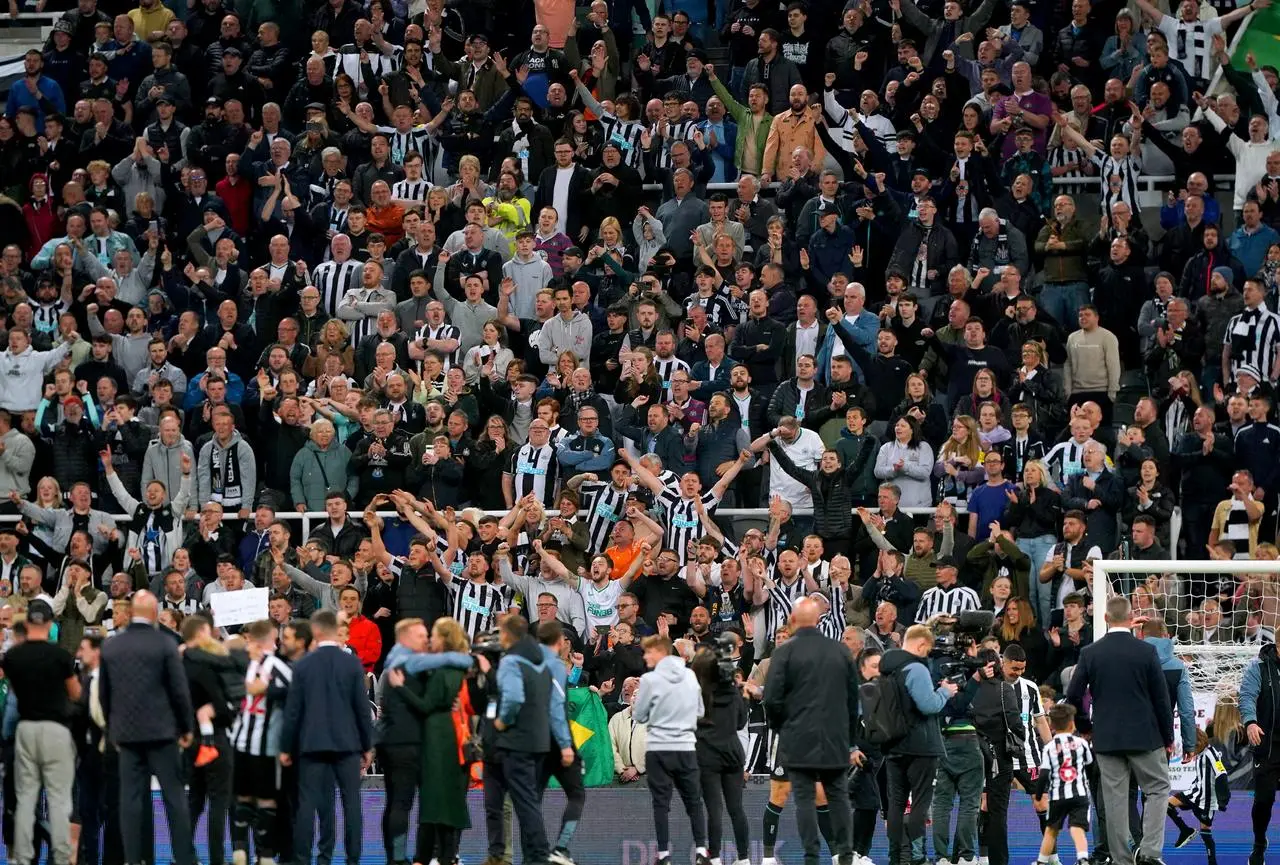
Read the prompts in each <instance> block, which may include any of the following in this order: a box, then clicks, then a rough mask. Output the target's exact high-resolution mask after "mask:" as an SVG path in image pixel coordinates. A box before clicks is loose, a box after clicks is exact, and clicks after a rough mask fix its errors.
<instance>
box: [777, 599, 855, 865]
mask: <svg viewBox="0 0 1280 865" xmlns="http://www.w3.org/2000/svg"><path fill="white" fill-rule="evenodd" d="M823 612H824V611H823V608H822V605H821V604H819V603H818V601H816V600H814V599H813V598H803V599H802V600H800V601H799V602H797V603H796V605H795V607H794V608H793V609H792V611H791V629H792V636H791V639H789V640H787V641H786V642H785V643H783V644H782V645H781V646H779V647H778V648H777V650H776V651H775V652H774V653H773V659H772V661H770V664H769V675H768V677H767V678H766V679H765V685H764V706H765V717H766V718H768V719H769V725H770V726H771V727H772V728H773V729H774V731H775V732H776V733H777V735H778V751H777V758H776V759H777V760H778V762H780V763H781V764H782V766H783V768H784V769H786V772H787V777H788V779H789V780H790V782H791V789H792V792H793V793H794V795H795V801H796V824H797V825H798V826H799V829H800V841H801V844H802V845H803V847H804V862H805V865H818V855H819V853H820V852H821V835H820V832H819V827H818V806H817V800H816V796H817V785H818V784H821V785H822V788H823V790H824V791H825V792H826V798H827V803H828V808H829V813H830V818H831V837H830V838H828V841H827V843H828V846H829V847H830V848H831V853H832V854H833V855H834V856H836V857H838V861H839V862H840V863H842V865H843V863H848V862H851V861H852V857H853V847H852V838H851V834H850V828H851V827H850V811H849V791H848V789H847V787H846V773H847V772H848V770H849V763H850V760H851V754H852V753H853V736H854V732H855V731H856V730H857V727H858V676H857V668H856V666H855V665H854V661H853V655H852V654H851V653H850V652H849V649H848V647H847V646H845V645H844V643H842V642H840V641H838V640H833V639H830V638H829V637H826V636H823V634H822V632H821V631H819V630H818V622H819V620H820V619H821V618H822V615H823Z"/></svg>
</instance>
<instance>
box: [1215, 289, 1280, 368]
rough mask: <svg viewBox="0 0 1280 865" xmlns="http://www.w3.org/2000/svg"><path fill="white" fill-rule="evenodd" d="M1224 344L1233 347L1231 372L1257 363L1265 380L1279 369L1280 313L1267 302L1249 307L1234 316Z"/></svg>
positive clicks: (1228, 326) (1223, 341)
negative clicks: (1277, 351)
mask: <svg viewBox="0 0 1280 865" xmlns="http://www.w3.org/2000/svg"><path fill="white" fill-rule="evenodd" d="M1222 343H1223V345H1225V346H1227V347H1228V348H1230V349H1231V375H1232V376H1233V377H1234V376H1235V374H1236V372H1237V371H1239V369H1240V367H1242V366H1244V365H1246V364H1248V365H1250V366H1253V367H1256V368H1257V371H1258V372H1259V373H1260V374H1261V376H1262V381H1263V382H1266V381H1269V380H1270V379H1271V376H1272V375H1274V374H1275V373H1276V371H1277V370H1276V368H1275V366H1276V364H1275V360H1276V347H1277V346H1280V315H1276V314H1275V313H1274V312H1272V311H1271V310H1269V309H1267V308H1266V306H1259V307H1258V308H1257V309H1246V310H1244V311H1242V312H1239V313H1237V314H1236V315H1233V316H1231V320H1230V321H1228V322H1227V332H1226V334H1225V335H1224V336H1223V337H1222Z"/></svg>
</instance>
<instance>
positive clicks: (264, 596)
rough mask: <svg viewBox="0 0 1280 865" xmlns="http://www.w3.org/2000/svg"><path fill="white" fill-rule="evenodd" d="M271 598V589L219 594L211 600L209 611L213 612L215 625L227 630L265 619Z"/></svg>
mask: <svg viewBox="0 0 1280 865" xmlns="http://www.w3.org/2000/svg"><path fill="white" fill-rule="evenodd" d="M270 597H271V590H270V589H241V590H240V591H238V592H218V593H217V594H216V595H213V596H212V597H210V598H209V609H211V610H212V611H213V624H214V626H215V627H218V628H226V627H229V626H231V625H247V624H249V623H250V622H256V621H258V620H259V619H265V618H266V617H267V602H268V600H269V599H270Z"/></svg>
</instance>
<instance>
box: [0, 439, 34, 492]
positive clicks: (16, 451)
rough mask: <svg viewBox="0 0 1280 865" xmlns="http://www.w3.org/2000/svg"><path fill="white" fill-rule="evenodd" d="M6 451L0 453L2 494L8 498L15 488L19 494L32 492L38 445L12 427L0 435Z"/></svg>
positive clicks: (0, 486)
mask: <svg viewBox="0 0 1280 865" xmlns="http://www.w3.org/2000/svg"><path fill="white" fill-rule="evenodd" d="M0 444H3V445H4V452H3V453H0V496H3V497H4V498H6V499H8V497H9V493H11V492H13V491H14V490H17V491H18V494H19V495H23V496H25V495H27V494H29V493H30V492H31V463H32V462H33V461H34V460H35V458H36V446H35V445H34V444H32V442H31V439H29V438H27V437H26V435H24V434H23V432H22V431H21V430H17V429H11V430H9V431H8V432H7V433H5V434H4V435H3V436H0Z"/></svg>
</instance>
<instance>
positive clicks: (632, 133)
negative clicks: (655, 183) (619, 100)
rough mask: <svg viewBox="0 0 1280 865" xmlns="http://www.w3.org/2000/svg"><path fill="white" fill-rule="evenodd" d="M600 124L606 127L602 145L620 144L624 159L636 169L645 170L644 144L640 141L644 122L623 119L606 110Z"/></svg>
mask: <svg viewBox="0 0 1280 865" xmlns="http://www.w3.org/2000/svg"><path fill="white" fill-rule="evenodd" d="M600 126H601V127H602V128H603V129H604V138H603V140H602V141H601V145H602V146H603V145H604V144H609V143H613V144H616V145H618V149H619V150H621V151H622V161H623V162H625V163H626V164H627V165H628V166H630V167H631V168H634V169H635V170H636V171H644V145H643V144H641V143H640V138H641V136H643V135H644V124H643V123H641V122H640V121H638V120H621V119H619V118H618V117H616V116H615V115H613V114H611V113H609V112H608V111H606V112H604V113H603V114H601V115H600Z"/></svg>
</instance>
